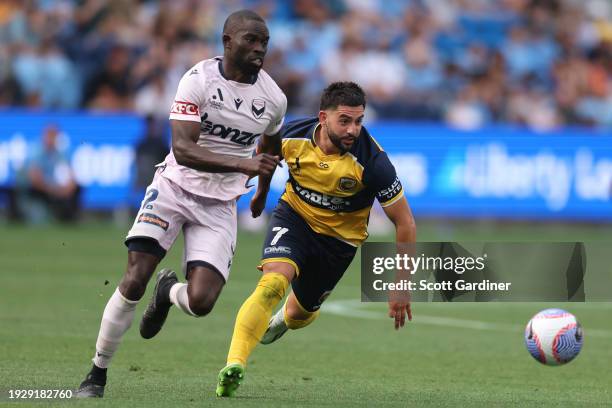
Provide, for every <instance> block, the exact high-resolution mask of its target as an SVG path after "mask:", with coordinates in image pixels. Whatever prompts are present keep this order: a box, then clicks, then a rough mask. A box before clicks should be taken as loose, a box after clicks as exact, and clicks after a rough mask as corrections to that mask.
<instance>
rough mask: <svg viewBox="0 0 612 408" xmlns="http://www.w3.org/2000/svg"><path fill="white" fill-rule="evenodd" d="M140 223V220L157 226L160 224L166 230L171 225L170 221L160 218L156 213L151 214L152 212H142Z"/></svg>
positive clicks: (139, 218) (139, 217)
mask: <svg viewBox="0 0 612 408" xmlns="http://www.w3.org/2000/svg"><path fill="white" fill-rule="evenodd" d="M137 222H138V223H140V222H144V223H146V224H152V225H155V226H158V227H159V228H162V229H163V230H164V231H168V226H169V225H170V224H169V223H168V221H166V220H164V219H162V218H159V217H158V216H157V215H155V214H151V213H142V214H140V215H139V216H138V221H137Z"/></svg>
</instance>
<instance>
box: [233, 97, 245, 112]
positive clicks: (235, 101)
mask: <svg viewBox="0 0 612 408" xmlns="http://www.w3.org/2000/svg"><path fill="white" fill-rule="evenodd" d="M242 102H243V101H242V99H240V98H235V99H234V103H235V104H236V110H238V109H240V105H242Z"/></svg>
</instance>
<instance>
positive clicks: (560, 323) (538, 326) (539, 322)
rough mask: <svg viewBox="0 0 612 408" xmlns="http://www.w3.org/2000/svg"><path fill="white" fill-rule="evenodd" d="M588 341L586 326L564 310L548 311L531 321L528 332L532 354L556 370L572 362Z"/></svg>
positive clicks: (526, 334)
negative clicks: (557, 367) (584, 341)
mask: <svg viewBox="0 0 612 408" xmlns="http://www.w3.org/2000/svg"><path fill="white" fill-rule="evenodd" d="M583 340H584V336H583V332H582V326H580V323H578V320H576V317H574V315H573V314H571V313H569V312H566V311H565V310H563V309H546V310H542V311H541V312H540V313H538V314H536V315H535V316H533V317H532V318H531V320H530V321H529V323H527V327H526V328H525V345H526V346H527V350H528V351H529V354H531V356H532V357H533V358H535V359H536V360H538V361H539V362H540V363H542V364H546V365H551V366H556V365H562V364H565V363H568V362H570V361H572V360H573V359H574V358H575V357H576V356H577V355H578V353H579V352H580V349H581V348H582V342H583Z"/></svg>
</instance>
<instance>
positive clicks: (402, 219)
mask: <svg viewBox="0 0 612 408" xmlns="http://www.w3.org/2000/svg"><path fill="white" fill-rule="evenodd" d="M383 210H384V211H385V214H386V215H387V217H388V218H389V219H390V220H391V222H392V223H393V224H394V225H395V241H396V244H397V250H398V252H405V251H410V252H412V251H414V245H413V244H414V243H415V242H416V223H415V222H414V217H413V216H412V211H411V210H410V207H409V206H408V201H407V200H406V197H402V198H400V199H399V200H397V201H396V202H395V203H393V204H391V205H389V206H387V207H383ZM410 255H414V254H412V253H411V254H410ZM405 272H407V273H409V271H405ZM399 278H409V276H406V277H402V276H400V277H399ZM406 316H408V320H412V310H411V308H410V292H408V291H399V292H391V293H389V317H391V318H393V319H394V325H395V329H396V330H397V329H399V328H400V327H403V326H404V323H405V322H406Z"/></svg>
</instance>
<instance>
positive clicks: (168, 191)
mask: <svg viewBox="0 0 612 408" xmlns="http://www.w3.org/2000/svg"><path fill="white" fill-rule="evenodd" d="M268 39H269V33H268V28H267V27H266V24H265V22H264V20H263V19H262V18H261V17H260V16H259V15H258V14H256V13H254V12H252V11H249V10H241V11H237V12H235V13H233V14H231V15H230V16H229V17H228V18H227V20H226V21H225V24H224V26H223V45H224V53H223V57H216V58H211V59H207V60H204V61H200V62H199V63H197V64H196V65H195V66H193V67H192V68H191V69H189V70H188V71H187V72H186V73H185V75H184V76H183V78H182V79H181V81H180V83H179V86H178V91H177V93H176V98H175V101H174V103H173V105H172V108H171V112H170V123H171V129H172V150H171V152H170V153H169V154H168V156H167V157H166V159H165V160H164V162H163V163H161V164H159V165H158V169H157V172H156V173H155V177H154V179H153V181H152V183H151V185H150V186H149V187H148V188H147V191H146V194H145V197H144V200H143V202H142V206H141V208H140V210H139V212H138V214H137V216H136V220H135V221H134V225H133V226H132V228H131V229H130V231H129V232H128V235H127V238H126V245H127V247H128V264H127V270H126V272H125V274H124V276H123V279H122V280H121V282H120V284H119V286H118V288H117V289H116V290H115V292H114V294H113V295H112V296H111V298H110V300H109V301H108V303H107V305H106V308H105V309H104V314H103V316H102V323H101V325H100V331H99V334H98V339H97V342H96V352H95V355H94V358H93V363H94V364H93V367H92V369H91V371H90V372H89V373H88V375H87V377H86V378H85V380H84V381H83V382H82V383H81V385H80V387H79V389H78V391H77V396H79V397H102V396H103V395H104V387H105V385H106V370H107V367H108V365H109V363H110V361H111V358H112V356H113V354H114V353H115V351H116V350H117V348H118V346H119V344H120V342H121V339H122V337H123V334H124V333H125V332H126V331H127V330H128V329H129V327H130V325H131V324H132V320H133V319H134V311H135V308H136V305H137V303H138V302H139V300H140V299H141V298H142V296H143V295H144V293H145V290H146V286H147V283H148V281H149V279H150V278H151V276H152V274H153V272H154V271H155V269H156V267H157V265H158V264H159V262H160V261H161V260H162V259H163V257H164V256H165V254H166V251H167V250H169V249H170V247H171V246H172V244H173V243H174V241H175V240H176V237H177V236H178V233H179V231H180V230H181V229H182V231H183V234H184V238H185V240H184V241H185V248H184V258H183V269H184V272H185V277H186V279H187V283H180V282H179V281H178V278H177V276H176V274H175V273H174V272H173V271H171V270H169V269H162V270H161V271H160V272H159V273H158V275H157V282H156V285H155V291H154V295H153V298H152V299H151V302H150V303H149V305H148V307H147V309H146V310H145V313H144V315H143V318H142V321H141V323H140V333H141V335H142V336H143V337H144V338H151V337H153V336H155V335H156V334H157V333H158V332H159V330H161V328H162V325H163V323H164V321H165V319H166V316H167V314H168V311H169V309H170V307H171V305H173V304H174V305H175V306H177V307H178V308H179V309H181V310H182V311H183V312H185V313H187V314H189V315H191V316H204V315H206V314H208V313H209V312H210V311H211V310H212V308H213V306H214V304H215V301H216V300H217V297H218V296H219V294H220V293H221V290H222V288H223V286H224V285H225V282H226V281H227V279H228V276H229V271H230V266H231V262H232V257H233V254H234V250H235V248H236V229H237V214H236V200H237V198H238V197H239V196H240V195H242V194H244V193H246V192H247V191H248V189H247V187H246V184H247V182H248V179H249V178H250V177H254V176H260V177H261V178H262V179H267V180H269V178H270V177H271V176H272V174H273V172H274V169H275V168H276V165H277V164H278V163H279V156H278V154H279V152H280V139H279V137H278V132H279V130H280V128H281V125H282V124H283V120H284V116H285V111H286V109H287V99H286V97H285V95H284V94H283V92H282V91H281V90H280V88H279V87H278V86H277V85H276V83H275V82H274V80H273V79H272V78H271V77H270V76H269V75H268V74H267V73H266V72H265V71H263V70H262V69H261V67H262V65H263V61H264V57H265V54H266V51H267V45H268ZM260 138H261V141H260V142H259V143H260V146H261V148H260V150H261V152H262V153H259V154H257V155H255V156H253V154H254V151H255V146H256V145H257V142H258V141H259V139H260ZM262 184H263V185H268V184H269V183H262ZM265 196H266V194H265V193H264V192H260V191H257V193H256V194H255V196H254V197H253V200H252V201H251V210H252V211H253V212H254V213H257V215H259V214H258V213H260V212H261V210H262V209H263V207H264V204H265V202H264V201H265Z"/></svg>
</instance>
